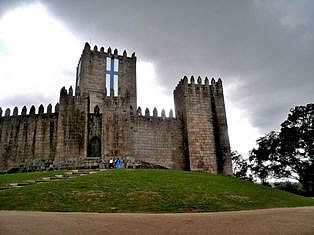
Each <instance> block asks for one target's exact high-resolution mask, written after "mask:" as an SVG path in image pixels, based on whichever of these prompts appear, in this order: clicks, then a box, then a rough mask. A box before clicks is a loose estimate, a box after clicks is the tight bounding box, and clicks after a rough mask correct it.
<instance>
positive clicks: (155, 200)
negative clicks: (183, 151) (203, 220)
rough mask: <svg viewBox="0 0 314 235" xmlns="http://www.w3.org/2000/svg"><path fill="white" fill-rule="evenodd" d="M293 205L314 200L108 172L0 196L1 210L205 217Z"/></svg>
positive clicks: (186, 175)
mask: <svg viewBox="0 0 314 235" xmlns="http://www.w3.org/2000/svg"><path fill="white" fill-rule="evenodd" d="M2 179H4V178H2ZM2 179H1V177H0V181H1V180H2ZM0 184H1V182H0ZM297 206H314V200H313V199H311V198H304V197H301V196H297V195H294V194H290V193H287V192H283V191H280V190H277V189H272V188H269V187H264V186H261V185H256V184H253V183H248V182H244V181H240V180H237V179H234V178H231V177H224V176H216V175H210V174H206V173H198V172H184V171H174V170H126V169H119V170H117V169H112V170H107V171H104V172H99V173H96V174H90V175H86V176H79V177H77V178H73V179H66V180H61V181H55V182H48V183H41V184H37V185H30V186H25V187H22V188H15V189H9V190H2V191H0V209H5V210H40V211H89V212H92V211H94V212H205V211H228V210H246V209H257V208H273V207H297Z"/></svg>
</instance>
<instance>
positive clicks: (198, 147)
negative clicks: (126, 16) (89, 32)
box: [0, 43, 232, 175]
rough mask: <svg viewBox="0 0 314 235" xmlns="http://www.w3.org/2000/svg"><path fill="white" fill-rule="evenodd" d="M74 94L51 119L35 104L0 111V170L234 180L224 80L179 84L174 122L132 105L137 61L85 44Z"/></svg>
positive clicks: (50, 112) (64, 98)
mask: <svg viewBox="0 0 314 235" xmlns="http://www.w3.org/2000/svg"><path fill="white" fill-rule="evenodd" d="M76 74H77V75H76V85H75V92H73V89H72V87H70V88H69V90H68V91H67V89H65V88H64V87H63V88H62V89H61V91H60V99H59V103H58V104H56V106H55V109H54V112H53V110H52V105H51V104H49V105H48V107H47V110H46V112H44V107H43V105H40V107H39V109H38V112H37V113H36V110H35V107H34V106H32V107H31V108H30V111H29V112H28V113H27V109H26V107H25V106H24V107H23V109H22V112H21V114H20V115H19V113H18V108H17V107H16V108H14V110H13V115H10V109H6V111H5V113H4V116H3V115H2V113H3V111H2V109H1V108H0V170H7V169H10V168H12V167H18V166H20V165H21V164H22V165H23V164H24V165H25V164H26V165H27V164H32V166H33V167H39V166H43V165H45V164H46V165H47V163H48V164H50V166H51V165H54V166H59V167H66V166H74V165H75V166H80V164H87V163H88V164H92V163H93V164H95V163H99V164H100V163H103V164H105V163H106V162H107V161H108V159H110V158H120V159H121V160H122V162H125V163H128V162H142V163H148V164H151V165H156V166H161V167H164V168H168V169H181V170H191V171H204V172H210V173H214V174H223V175H232V165H231V164H232V163H231V153H230V144H229V137H228V128H227V120H226V112H225V105H224V95H223V87H222V82H221V79H218V81H215V80H214V79H212V80H211V82H210V84H209V80H208V78H207V77H206V78H205V79H204V82H202V79H201V78H200V77H198V78H197V81H195V79H194V77H193V76H192V77H191V78H190V82H189V81H188V79H187V77H184V78H183V79H181V81H180V82H179V84H178V85H177V87H176V88H175V90H174V104H175V115H174V113H173V111H172V110H170V113H169V115H168V117H167V116H166V114H165V111H164V110H162V111H161V115H160V116H159V115H158V112H157V109H156V108H154V110H153V112H152V114H151V113H150V111H149V110H148V109H146V110H142V109H141V108H140V107H138V106H137V94H136V57H135V54H134V53H133V54H132V55H131V56H130V57H129V56H127V53H126V51H124V52H123V54H122V55H119V54H118V50H117V49H115V50H114V51H113V52H112V51H111V49H110V48H109V49H108V50H107V52H105V51H104V48H103V47H102V48H101V49H100V50H98V48H97V46H95V47H94V49H93V50H91V48H90V45H89V44H88V43H86V44H85V47H84V49H83V52H82V55H81V58H80V60H79V63H78V66H77V73H76Z"/></svg>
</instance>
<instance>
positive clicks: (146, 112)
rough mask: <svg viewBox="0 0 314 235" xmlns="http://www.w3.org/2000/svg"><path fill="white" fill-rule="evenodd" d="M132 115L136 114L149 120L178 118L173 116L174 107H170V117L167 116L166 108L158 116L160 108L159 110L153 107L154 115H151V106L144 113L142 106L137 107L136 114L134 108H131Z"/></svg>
mask: <svg viewBox="0 0 314 235" xmlns="http://www.w3.org/2000/svg"><path fill="white" fill-rule="evenodd" d="M131 115H134V116H136V117H140V118H145V119H148V120H154V119H155V120H173V119H176V118H175V117H174V116H173V110H172V109H170V111H169V114H168V117H167V116H166V111H165V109H162V110H161V113H160V116H158V110H157V108H156V107H155V108H154V109H153V112H152V115H150V111H149V108H146V109H145V112H144V114H143V113H142V108H141V107H140V106H139V107H138V108H137V110H136V112H135V114H134V112H133V110H131Z"/></svg>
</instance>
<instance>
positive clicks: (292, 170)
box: [249, 104, 314, 195]
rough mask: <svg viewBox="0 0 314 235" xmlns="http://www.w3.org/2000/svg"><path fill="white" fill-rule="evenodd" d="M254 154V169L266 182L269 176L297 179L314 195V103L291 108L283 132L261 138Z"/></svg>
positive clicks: (252, 160)
mask: <svg viewBox="0 0 314 235" xmlns="http://www.w3.org/2000/svg"><path fill="white" fill-rule="evenodd" d="M257 145H258V147H257V148H255V149H253V150H252V151H251V154H250V158H249V160H250V164H251V171H252V173H253V174H254V175H256V176H257V177H259V178H260V179H261V180H262V182H266V180H267V177H269V176H272V177H275V178H294V179H296V180H298V181H299V182H300V183H301V184H302V185H303V187H304V190H305V191H306V192H307V193H308V194H309V195H313V189H314V104H308V105H306V106H296V107H295V108H294V109H291V110H290V114H289V115H288V118H287V120H286V121H284V122H283V123H282V124H281V129H280V131H279V132H274V131H273V132H270V133H269V134H267V135H265V136H264V137H262V138H260V139H258V140H257Z"/></svg>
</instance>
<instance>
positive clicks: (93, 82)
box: [76, 43, 137, 112]
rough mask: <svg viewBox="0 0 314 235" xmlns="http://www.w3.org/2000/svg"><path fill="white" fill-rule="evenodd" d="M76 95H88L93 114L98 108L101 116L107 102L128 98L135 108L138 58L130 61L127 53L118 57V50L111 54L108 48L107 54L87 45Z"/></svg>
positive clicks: (81, 62)
mask: <svg viewBox="0 0 314 235" xmlns="http://www.w3.org/2000/svg"><path fill="white" fill-rule="evenodd" d="M76 93H81V94H82V95H84V94H85V95H88V96H89V99H90V112H93V111H94V108H95V107H96V105H98V106H99V108H100V112H102V110H103V103H104V98H105V97H107V96H109V97H117V96H119V97H129V98H130V105H132V107H136V106H137V103H136V97H137V96H136V57H135V53H133V54H132V56H131V57H128V56H127V53H126V51H124V52H123V55H118V50H117V49H115V50H114V51H113V53H112V51H111V48H110V47H109V48H108V50H107V52H105V51H104V48H103V47H102V48H100V51H98V49H97V46H94V50H91V49H90V45H89V44H88V43H85V47H84V50H83V52H82V55H81V58H80V60H79V63H78V66H77V75H76Z"/></svg>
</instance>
